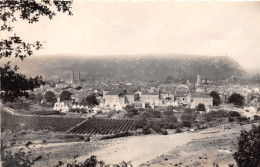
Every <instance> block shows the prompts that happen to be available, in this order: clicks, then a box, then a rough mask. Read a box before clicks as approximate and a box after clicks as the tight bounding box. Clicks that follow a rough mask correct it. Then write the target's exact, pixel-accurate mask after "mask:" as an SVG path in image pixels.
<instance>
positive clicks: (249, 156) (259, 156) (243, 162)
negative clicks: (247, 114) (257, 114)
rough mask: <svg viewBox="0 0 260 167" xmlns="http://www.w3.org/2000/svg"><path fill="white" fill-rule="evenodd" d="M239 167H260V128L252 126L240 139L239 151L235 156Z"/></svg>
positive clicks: (242, 133)
mask: <svg viewBox="0 0 260 167" xmlns="http://www.w3.org/2000/svg"><path fill="white" fill-rule="evenodd" d="M233 156H234V158H235V160H236V162H237V165H238V167H248V166H252V167H253V166H255V167H257V166H260V126H255V125H252V129H251V130H250V131H244V130H243V131H242V132H241V134H240V136H239V138H238V150H237V152H235V154H234V155H233Z"/></svg>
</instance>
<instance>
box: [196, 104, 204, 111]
mask: <svg viewBox="0 0 260 167" xmlns="http://www.w3.org/2000/svg"><path fill="white" fill-rule="evenodd" d="M196 110H197V111H206V107H205V105H204V104H202V103H200V104H199V105H198V106H197V107H196Z"/></svg>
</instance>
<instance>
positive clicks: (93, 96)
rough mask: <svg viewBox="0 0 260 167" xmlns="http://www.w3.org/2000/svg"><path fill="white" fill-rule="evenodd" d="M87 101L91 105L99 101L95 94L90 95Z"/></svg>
mask: <svg viewBox="0 0 260 167" xmlns="http://www.w3.org/2000/svg"><path fill="white" fill-rule="evenodd" d="M85 101H86V103H87V104H89V105H98V101H97V98H96V96H95V95H89V96H87V97H86V99H85Z"/></svg>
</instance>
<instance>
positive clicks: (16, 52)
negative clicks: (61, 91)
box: [0, 0, 72, 103]
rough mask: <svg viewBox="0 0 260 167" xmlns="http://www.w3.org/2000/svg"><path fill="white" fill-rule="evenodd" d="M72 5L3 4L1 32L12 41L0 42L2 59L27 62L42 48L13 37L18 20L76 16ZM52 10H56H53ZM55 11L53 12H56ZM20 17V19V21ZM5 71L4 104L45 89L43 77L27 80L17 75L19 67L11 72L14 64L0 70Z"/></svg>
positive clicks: (8, 2)
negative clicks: (59, 14)
mask: <svg viewBox="0 0 260 167" xmlns="http://www.w3.org/2000/svg"><path fill="white" fill-rule="evenodd" d="M71 4H72V2H68V1H35V0H32V1H23V0H19V1H1V2H0V9H1V12H0V19H1V25H0V26H1V31H4V33H5V34H7V36H8V37H6V38H1V41H0V46H1V49H0V59H1V58H3V57H6V58H7V57H18V58H20V59H21V60H23V59H24V58H25V57H27V56H31V55H33V51H34V49H35V50H39V49H41V48H42V44H41V43H40V42H39V41H36V42H35V43H26V42H25V41H23V40H22V39H21V38H20V37H19V36H17V35H16V34H12V30H13V28H14V27H13V26H12V23H13V22H16V21H17V20H18V17H19V18H20V19H22V20H26V21H28V23H35V22H38V21H39V18H40V17H41V16H47V17H48V18H49V19H52V18H53V17H54V16H55V15H56V12H64V13H66V12H68V14H69V15H72V13H71V11H70V8H71ZM52 6H55V7H56V9H57V10H56V11H55V8H52ZM52 9H53V10H52ZM17 16H18V17H17ZM0 70H1V90H2V91H1V101H2V103H5V102H7V101H10V102H13V101H14V100H15V99H17V98H18V97H20V96H25V97H28V91H29V90H30V91H32V90H33V89H34V88H38V87H39V86H40V85H43V84H44V82H43V81H42V77H41V76H36V77H35V78H32V77H30V78H27V77H26V76H25V75H23V74H20V73H17V70H18V67H17V66H16V65H15V66H14V69H12V68H11V66H10V62H8V63H7V64H5V66H4V67H0Z"/></svg>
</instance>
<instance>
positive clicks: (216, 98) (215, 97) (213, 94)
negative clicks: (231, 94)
mask: <svg viewBox="0 0 260 167" xmlns="http://www.w3.org/2000/svg"><path fill="white" fill-rule="evenodd" d="M210 96H211V97H212V98H213V105H214V106H218V105H220V103H221V99H220V97H219V94H218V92H216V91H212V92H210Z"/></svg>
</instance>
